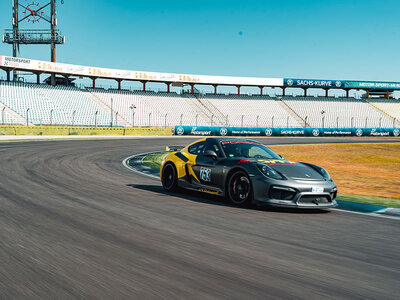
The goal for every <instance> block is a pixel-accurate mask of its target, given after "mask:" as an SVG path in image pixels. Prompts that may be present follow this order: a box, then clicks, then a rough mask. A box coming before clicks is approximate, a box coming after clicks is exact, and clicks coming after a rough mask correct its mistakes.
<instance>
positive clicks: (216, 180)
mask: <svg viewBox="0 0 400 300" xmlns="http://www.w3.org/2000/svg"><path fill="white" fill-rule="evenodd" d="M207 150H212V151H214V152H215V153H216V154H217V156H218V158H217V159H213V158H211V157H207V156H204V153H205V152H206V151H207ZM222 156H223V155H222V151H221V149H220V147H219V145H218V144H217V143H216V142H212V141H207V142H206V143H205V146H204V147H203V149H202V151H201V152H200V153H199V154H198V155H197V157H196V161H195V164H194V165H193V167H192V168H193V171H194V173H195V175H196V177H197V178H198V180H199V183H200V185H202V186H205V187H208V188H210V189H211V190H213V191H218V192H221V191H222V186H223V184H222V166H221V165H220V164H219V161H220V160H221V158H222Z"/></svg>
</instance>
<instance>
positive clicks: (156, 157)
mask: <svg viewBox="0 0 400 300" xmlns="http://www.w3.org/2000/svg"><path fill="white" fill-rule="evenodd" d="M167 154H168V152H159V153H154V154H150V155H147V156H145V157H144V158H143V164H144V165H145V166H147V167H150V168H152V169H155V170H160V165H161V161H162V160H163V158H164V156H165V155H167Z"/></svg>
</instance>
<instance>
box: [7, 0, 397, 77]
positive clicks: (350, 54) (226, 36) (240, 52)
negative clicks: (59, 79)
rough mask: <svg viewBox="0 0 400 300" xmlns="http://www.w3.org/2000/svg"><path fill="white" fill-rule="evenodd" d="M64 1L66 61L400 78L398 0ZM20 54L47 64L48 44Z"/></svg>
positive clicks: (61, 51) (61, 57) (62, 56)
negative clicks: (41, 60) (45, 61)
mask: <svg viewBox="0 0 400 300" xmlns="http://www.w3.org/2000/svg"><path fill="white" fill-rule="evenodd" d="M35 1H36V2H37V1H38V0H35ZM35 1H32V0H29V1H26V0H21V3H28V2H29V3H31V2H35ZM46 1H47V0H43V1H42V0H40V1H39V3H40V4H45V2H46ZM11 2H12V1H11V0H7V1H5V0H3V1H1V4H0V27H1V29H2V31H3V30H4V29H6V28H10V27H11V17H12V10H11ZM57 2H58V3H57V5H58V8H57V11H58V25H59V29H61V30H62V32H63V33H64V34H65V36H66V44H65V45H63V46H60V47H58V49H57V61H60V62H65V63H73V64H83V65H94V66H99V67H110V68H122V69H132V70H145V71H160V72H179V73H192V74H210V75H235V76H260V77H297V78H321V79H360V80H383V81H400V76H399V72H398V70H399V69H400V62H399V59H398V57H399V49H400V38H399V35H400V22H399V21H398V12H399V11H400V1H384V0H383V1H369V0H346V1H342V0H335V1H328V0H326V1H305V0H285V1H280V0H274V1H269V0H265V1H250V0H247V1H235V0H231V1H224V0H219V1H217V0H214V1H150V0H147V1H125V0H121V1H105V0H85V1H82V0H81V1H78V0H64V4H61V1H60V0H58V1H57ZM35 26H37V25H35ZM35 26H32V25H31V26H29V25H28V24H27V23H24V24H23V25H22V27H23V28H35ZM38 27H40V25H39V26H38ZM11 53H12V48H11V46H10V45H6V44H3V43H2V44H0V54H3V55H11ZM21 57H28V58H35V59H43V60H49V57H50V50H49V47H48V46H39V47H38V46H36V47H34V46H22V47H21ZM1 76H3V75H1Z"/></svg>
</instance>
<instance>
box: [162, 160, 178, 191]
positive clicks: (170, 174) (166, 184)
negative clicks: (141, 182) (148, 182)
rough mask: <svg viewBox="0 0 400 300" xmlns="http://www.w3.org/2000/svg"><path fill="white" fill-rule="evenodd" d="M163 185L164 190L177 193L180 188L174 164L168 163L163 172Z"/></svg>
mask: <svg viewBox="0 0 400 300" xmlns="http://www.w3.org/2000/svg"><path fill="white" fill-rule="evenodd" d="M161 183H162V186H163V188H164V190H166V191H168V192H172V191H175V190H176V189H177V187H178V176H177V173H176V168H175V166H174V165H173V164H172V163H167V164H166V165H165V166H164V168H163V170H162V177H161Z"/></svg>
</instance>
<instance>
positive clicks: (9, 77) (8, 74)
mask: <svg viewBox="0 0 400 300" xmlns="http://www.w3.org/2000/svg"><path fill="white" fill-rule="evenodd" d="M6 73H7V81H8V82H10V81H11V75H10V73H11V72H10V70H6Z"/></svg>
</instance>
